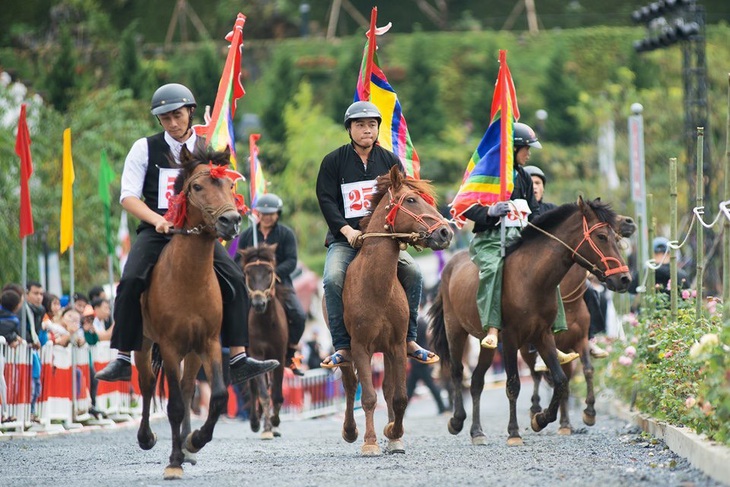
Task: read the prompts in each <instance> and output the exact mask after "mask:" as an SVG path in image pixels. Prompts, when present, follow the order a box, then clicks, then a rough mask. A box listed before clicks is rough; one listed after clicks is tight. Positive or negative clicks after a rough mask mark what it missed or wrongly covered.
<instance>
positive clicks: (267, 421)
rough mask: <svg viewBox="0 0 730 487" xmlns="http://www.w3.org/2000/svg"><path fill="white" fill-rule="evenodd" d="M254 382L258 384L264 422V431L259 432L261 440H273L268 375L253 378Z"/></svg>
mask: <svg viewBox="0 0 730 487" xmlns="http://www.w3.org/2000/svg"><path fill="white" fill-rule="evenodd" d="M280 367H281V366H280ZM254 380H255V381H256V382H257V383H258V387H259V404H260V405H261V417H262V419H263V420H264V430H263V431H262V432H261V439H262V440H273V439H274V432H273V431H272V427H271V394H270V392H269V380H268V374H261V375H259V376H257V377H255V378H254Z"/></svg>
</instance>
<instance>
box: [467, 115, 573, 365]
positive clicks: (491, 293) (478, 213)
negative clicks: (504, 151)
mask: <svg viewBox="0 0 730 487" xmlns="http://www.w3.org/2000/svg"><path fill="white" fill-rule="evenodd" d="M513 134H514V135H513V137H514V170H515V177H514V189H513V190H512V195H511V196H510V200H511V201H515V200H525V201H526V202H527V205H528V207H529V209H530V211H531V213H530V215H529V217H528V219H530V220H531V219H532V218H534V217H535V216H537V215H539V214H540V205H539V204H538V201H537V199H536V198H535V190H534V188H533V183H532V178H531V177H530V175H529V174H528V173H527V172H526V171H525V169H524V166H525V164H526V163H527V161H528V160H529V159H530V150H531V149H532V148H535V149H541V148H542V144H540V141H538V139H537V135H535V131H534V130H532V128H530V126H529V125H527V124H524V123H515V124H514V132H513ZM510 211H511V206H510V203H508V202H507V201H500V202H497V203H494V204H493V205H491V206H480V205H475V206H473V207H471V208H469V209H468V210H467V211H466V212H465V213H464V216H466V218H468V219H469V220H472V221H473V222H474V230H473V232H474V234H475V235H474V238H473V239H472V241H471V244H470V246H469V255H470V256H471V259H472V261H473V262H474V264H476V266H477V268H478V269H479V287H478V288H477V305H478V307H479V314H480V318H481V322H482V326H483V327H484V329H486V330H487V336H486V337H484V339H483V340H482V342H481V346H482V347H484V348H497V344H498V336H499V335H498V334H499V330H500V329H501V328H502V265H503V260H502V256H501V248H502V241H501V232H500V230H501V226H500V221H501V219H502V218H504V217H506V216H507V215H508V214H509V213H510ZM519 233H520V228H519V227H507V228H506V237H505V240H506V242H507V245H508V244H509V242H510V241H512V240H514V239H515V238H517V237H518V236H519ZM557 292H558V291H557V289H556V293H557ZM559 296H560V295H559V293H558V304H559V306H558V316H557V318H556V320H555V323H554V324H553V332H555V333H557V332H561V331H565V330H567V329H568V325H567V323H566V321H565V311H564V310H563V306H562V302H561V301H560V299H559ZM578 357H579V355H578V354H577V353H574V352H571V353H567V354H566V353H563V352H562V351H560V350H558V360H559V361H560V363H561V364H564V363H568V362H571V361H573V360H575V359H576V358H578Z"/></svg>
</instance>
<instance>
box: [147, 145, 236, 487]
mask: <svg viewBox="0 0 730 487" xmlns="http://www.w3.org/2000/svg"><path fill="white" fill-rule="evenodd" d="M180 160H181V164H182V170H181V172H180V174H179V175H178V177H177V179H176V181H175V194H176V196H175V197H174V199H175V202H176V203H174V207H175V208H177V209H178V212H177V218H176V219H175V220H176V221H175V222H174V223H175V225H176V226H180V227H181V228H176V229H175V231H174V232H173V233H174V235H173V237H172V239H171V240H170V243H168V244H167V245H166V246H165V248H164V250H163V251H162V253H161V255H160V258H159V260H158V261H157V264H156V265H155V267H154V268H153V270H152V273H151V276H150V281H149V286H148V288H147V290H146V291H145V293H144V294H143V295H142V315H143V321H144V341H143V344H142V349H141V350H140V351H139V352H135V353H134V356H135V363H136V364H137V369H138V371H139V386H140V390H141V391H142V421H141V423H140V425H139V431H138V432H137V441H138V443H139V445H140V447H141V448H142V449H145V450H149V449H150V448H152V447H153V446H154V445H155V443H156V441H157V437H156V435H155V434H154V433H152V430H151V429H150V424H149V414H150V400H151V398H152V394H153V392H154V386H155V383H156V380H157V375H158V374H159V372H160V364H159V362H157V361H155V365H154V366H153V364H152V361H151V355H152V345H153V343H154V344H156V345H157V346H158V347H159V355H161V358H162V363H163V364H164V371H165V377H166V378H167V383H168V389H169V399H168V404H167V416H168V420H169V422H170V427H171V429H172V453H171V454H170V463H169V465H168V466H167V467H166V468H165V472H164V477H165V479H177V478H181V477H182V472H183V470H182V462H183V460H189V461H191V463H194V460H193V459H192V458H191V457H190V456H188V454H187V452H190V453H195V452H197V451H198V450H200V449H201V448H202V447H203V446H204V445H205V444H206V443H208V442H209V441H210V440H211V439H212V437H213V428H214V427H215V424H216V422H217V421H218V417H219V416H220V414H221V412H223V410H224V408H225V407H226V404H227V401H228V392H227V389H226V385H225V383H224V381H223V369H222V363H221V360H222V359H221V344H220V332H221V320H222V314H223V301H222V296H221V290H220V287H219V284H218V279H217V278H216V274H215V271H214V269H213V253H214V248H215V244H216V239H217V238H218V237H220V238H223V239H226V240H230V239H231V238H233V237H234V236H235V235H236V234H237V233H238V229H239V225H240V223H241V215H240V214H239V211H238V210H237V206H236V202H237V201H236V199H235V198H234V193H233V187H234V184H235V183H234V179H236V178H238V177H240V174H238V173H235V172H234V171H229V170H227V168H226V166H225V165H226V164H228V162H229V161H230V156H229V154H228V152H207V151H206V150H205V149H202V148H198V149H196V150H195V152H194V153H192V154H191V153H190V152H189V151H188V150H187V148H186V147H185V146H183V148H182V150H181V151H180ZM156 348H157V347H156ZM155 356H156V357H157V352H155ZM157 358H159V357H157ZM182 360H184V373H183V374H184V375H183V377H182V380H181V378H180V375H181V370H180V362H181V361H182ZM201 363H202V365H203V368H204V370H205V375H206V376H207V377H208V380H209V381H210V384H211V388H212V394H211V399H210V409H209V412H208V417H207V418H206V420H205V423H204V424H203V426H202V427H201V428H200V429H199V430H196V431H194V432H193V433H190V429H191V428H190V401H191V399H192V396H193V392H194V388H195V376H196V375H197V373H198V370H200V366H201ZM153 368H154V370H153ZM181 426H182V431H181ZM183 442H184V443H183ZM183 445H184V448H185V450H186V451H184V450H183Z"/></svg>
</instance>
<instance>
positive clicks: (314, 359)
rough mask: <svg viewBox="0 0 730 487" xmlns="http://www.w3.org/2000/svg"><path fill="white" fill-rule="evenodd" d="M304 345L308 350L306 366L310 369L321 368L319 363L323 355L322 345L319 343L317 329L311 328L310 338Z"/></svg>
mask: <svg viewBox="0 0 730 487" xmlns="http://www.w3.org/2000/svg"><path fill="white" fill-rule="evenodd" d="M305 345H306V347H307V350H308V353H307V368H309V369H310V370H312V369H319V368H321V366H320V363H321V362H322V359H323V358H324V357H323V356H322V346H321V345H320V344H319V330H317V329H314V330H312V338H310V339H309V340H308V341H307V342H306V343H305Z"/></svg>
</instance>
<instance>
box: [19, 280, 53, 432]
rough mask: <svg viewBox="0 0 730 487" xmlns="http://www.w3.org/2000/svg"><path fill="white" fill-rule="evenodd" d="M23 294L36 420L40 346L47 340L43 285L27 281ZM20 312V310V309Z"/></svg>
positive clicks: (32, 399) (32, 413)
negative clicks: (44, 326) (24, 293)
mask: <svg viewBox="0 0 730 487" xmlns="http://www.w3.org/2000/svg"><path fill="white" fill-rule="evenodd" d="M26 291H27V292H26V295H25V305H24V306H25V320H26V332H27V335H26V336H27V337H29V339H28V343H31V344H32V347H33V350H31V385H32V387H31V396H30V414H31V419H32V420H33V421H37V420H38V416H37V415H36V403H37V402H38V398H39V397H40V395H41V356H40V353H39V350H40V348H41V347H42V346H43V345H45V344H46V342H47V341H48V333H47V332H46V331H45V330H44V329H43V316H45V314H46V310H45V309H44V308H43V286H42V285H41V283H40V282H38V281H28V283H27V284H26ZM21 313H22V310H21Z"/></svg>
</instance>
